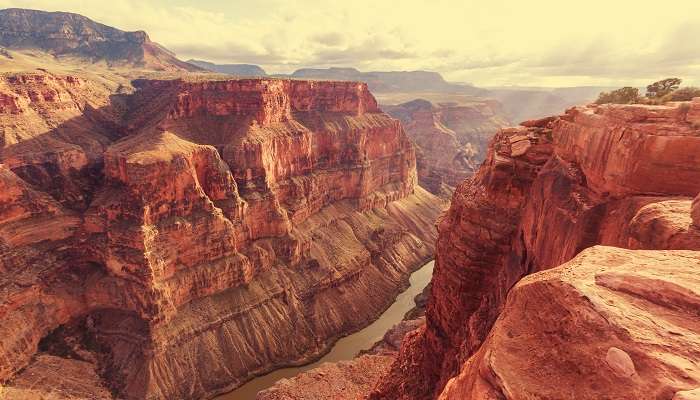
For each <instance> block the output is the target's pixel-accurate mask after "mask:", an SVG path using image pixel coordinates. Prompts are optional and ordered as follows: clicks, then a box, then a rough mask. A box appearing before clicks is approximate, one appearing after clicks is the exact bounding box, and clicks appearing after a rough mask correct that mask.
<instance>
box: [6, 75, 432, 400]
mask: <svg viewBox="0 0 700 400" xmlns="http://www.w3.org/2000/svg"><path fill="white" fill-rule="evenodd" d="M0 83H1V84H0V89H1V90H0V100H1V102H0V122H2V124H3V137H2V140H3V141H2V167H1V168H0V176H1V177H2V179H1V182H2V187H3V188H4V190H3V191H2V194H0V218H1V220H0V221H1V222H0V246H2V253H1V256H0V271H2V278H0V279H2V283H1V284H0V288H1V291H0V300H1V302H0V319H1V320H2V322H3V323H2V324H0V336H2V337H3V338H4V340H3V341H2V343H1V347H0V361H1V362H0V381H2V382H4V386H5V388H4V390H5V393H4V394H5V395H6V396H9V397H8V398H12V399H15V398H16V399H20V398H26V397H27V396H31V395H36V394H39V395H47V396H48V395H50V394H51V393H54V394H55V393H58V392H60V393H62V395H63V396H67V398H81V397H85V396H88V397H94V398H109V397H111V396H112V395H118V396H120V397H122V398H128V399H144V398H147V399H151V398H182V399H196V398H207V397H211V396H213V395H215V394H217V393H221V392H224V391H226V390H230V389H233V388H235V387H236V386H238V385H240V384H242V383H244V382H245V381H246V380H248V379H250V378H252V377H254V376H256V375H258V374H261V373H264V372H266V371H269V370H271V369H273V368H276V367H280V366H284V365H290V364H296V363H303V362H307V361H309V360H311V359H313V358H315V357H318V356H320V355H321V354H323V352H325V351H326V350H327V349H328V348H329V346H330V345H331V344H332V343H333V342H334V341H335V340H336V339H337V338H339V337H340V336H342V335H344V334H347V333H349V332H352V331H354V330H357V329H359V328H361V327H362V326H364V325H366V324H367V323H368V322H369V321H371V320H372V319H373V318H375V317H376V316H378V315H379V314H380V313H381V312H382V311H383V310H384V308H385V307H387V306H388V305H389V304H390V303H391V301H392V300H393V298H394V296H395V295H396V294H397V293H398V292H399V290H400V289H401V288H402V287H403V286H405V285H406V284H407V279H408V275H409V273H410V272H411V270H413V269H415V268H417V267H418V266H420V265H421V264H422V263H423V262H424V261H426V260H427V259H429V258H431V257H432V254H433V250H434V248H433V242H434V239H435V235H436V233H435V229H434V226H433V223H434V220H435V219H436V217H437V215H438V213H439V212H440V202H439V200H438V199H437V198H436V197H434V196H432V195H431V194H429V193H428V192H426V191H425V190H423V189H421V188H420V187H419V186H417V176H416V169H415V153H414V149H413V146H412V144H411V143H410V141H409V140H408V138H407V137H406V135H405V133H404V131H403V129H402V128H401V126H400V124H399V122H398V121H397V120H394V119H392V118H391V117H389V116H387V115H386V114H383V113H382V112H381V111H380V110H379V108H378V107H377V103H376V101H375V99H374V97H373V96H372V95H371V94H370V93H369V91H368V90H367V87H366V85H364V84H361V83H356V82H342V83H338V82H310V81H285V80H273V79H250V80H226V81H209V80H202V79H192V80H171V81H157V80H141V81H135V82H134V86H135V87H136V89H137V90H136V91H135V93H133V94H131V95H122V94H114V93H112V92H110V91H109V90H108V89H107V88H106V87H104V86H103V85H102V84H100V83H97V82H93V81H89V80H84V79H81V78H77V77H70V76H59V75H53V74H50V73H38V74H14V75H5V76H3V77H2V80H1V82H0ZM87 392H89V395H88V394H86V393H87Z"/></svg>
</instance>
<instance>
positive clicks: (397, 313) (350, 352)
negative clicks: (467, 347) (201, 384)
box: [215, 261, 434, 400]
mask: <svg viewBox="0 0 700 400" xmlns="http://www.w3.org/2000/svg"><path fill="white" fill-rule="evenodd" d="M433 265H434V261H430V262H428V263H427V264H425V265H423V266H422V267H421V268H420V269H418V270H417V271H415V272H414V273H413V274H411V277H410V279H409V284H410V286H409V287H408V289H406V290H405V291H403V292H402V293H401V294H399V295H398V296H397V297H396V300H395V301H394V303H393V304H392V305H391V306H390V307H389V308H388V309H387V310H386V311H384V313H383V314H382V315H380V316H379V318H377V319H376V320H375V321H374V322H372V323H371V324H370V325H368V326H367V327H365V328H364V329H362V330H360V331H357V332H355V333H353V334H351V335H348V336H345V337H344V338H342V339H340V340H338V341H337V342H336V343H335V345H334V346H333V348H331V351H330V352H328V354H326V355H325V356H323V357H322V358H321V359H319V360H318V361H316V362H313V363H311V364H306V365H303V366H301V367H292V368H282V369H278V370H275V371H272V372H270V373H268V374H266V375H262V376H259V377H257V378H255V379H253V380H251V381H250V382H248V383H246V384H245V385H243V386H241V387H239V388H238V389H236V390H234V391H232V392H229V393H225V394H222V395H220V396H218V397H216V398H215V400H254V399H255V395H256V394H257V393H258V392H259V391H261V390H264V389H267V388H269V387H270V386H272V385H274V384H275V382H277V381H278V380H280V379H283V378H292V377H294V376H296V375H298V374H299V373H301V372H304V371H308V370H310V369H314V368H316V367H318V366H319V365H321V364H323V363H325V362H337V361H342V360H350V359H352V358H354V357H355V355H357V353H359V352H360V351H362V350H367V349H369V348H370V347H372V345H373V344H375V343H376V342H378V341H379V340H381V339H382V338H383V337H384V333H386V331H388V330H389V329H391V327H392V326H394V325H396V324H397V323H399V322H401V320H402V319H403V316H404V314H406V313H407V312H408V311H410V310H411V309H412V308H413V307H415V305H416V303H415V301H414V297H416V295H418V294H419V293H420V292H422V291H423V289H424V288H425V286H426V285H428V283H430V279H431V277H432V276H433Z"/></svg>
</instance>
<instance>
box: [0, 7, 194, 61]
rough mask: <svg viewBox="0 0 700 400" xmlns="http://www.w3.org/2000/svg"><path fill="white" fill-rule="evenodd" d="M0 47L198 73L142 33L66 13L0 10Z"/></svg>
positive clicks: (14, 9)
mask: <svg viewBox="0 0 700 400" xmlns="http://www.w3.org/2000/svg"><path fill="white" fill-rule="evenodd" d="M0 46H3V47H6V48H8V49H15V50H21V49H38V50H42V51H45V52H47V53H49V54H52V55H55V56H58V57H63V56H65V57H79V58H83V59H86V60H87V61H90V62H100V61H104V62H106V63H107V64H108V65H110V66H122V65H123V66H130V67H141V68H146V69H153V70H161V71H200V70H201V69H200V68H199V67H197V66H195V65H192V64H188V63H186V62H184V61H181V60H179V59H177V57H175V54H173V53H172V52H171V51H169V50H168V49H166V48H165V47H163V46H161V45H159V44H158V43H155V42H152V41H151V40H150V38H149V37H148V34H146V32H144V31H135V32H125V31H122V30H119V29H116V28H113V27H110V26H107V25H104V24H100V23H98V22H95V21H93V20H91V19H90V18H87V17H85V16H82V15H79V14H74V13H68V12H47V11H39V10H28V9H21V8H8V9H4V10H0Z"/></svg>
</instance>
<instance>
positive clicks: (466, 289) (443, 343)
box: [370, 102, 700, 399]
mask: <svg viewBox="0 0 700 400" xmlns="http://www.w3.org/2000/svg"><path fill="white" fill-rule="evenodd" d="M697 108H698V103H696V102H691V103H687V102H686V103H672V104H670V105H668V106H655V107H650V106H640V105H632V106H621V105H606V106H588V107H577V108H573V109H570V110H568V111H567V112H566V114H565V115H562V116H560V117H557V118H548V119H544V120H539V121H530V122H528V123H527V124H526V125H527V126H521V127H518V128H509V129H504V130H502V131H501V132H500V133H499V134H497V135H496V137H495V138H494V140H493V141H492V143H491V147H490V150H489V154H488V156H487V159H486V161H485V162H484V164H483V165H482V167H481V168H480V170H479V172H478V173H477V174H476V175H475V177H474V178H473V179H471V180H469V181H466V182H465V183H463V184H462V185H460V186H459V187H458V189H457V191H456V192H455V194H454V196H453V198H452V204H451V207H450V210H449V211H448V212H447V214H446V215H445V216H444V217H442V218H441V220H440V222H439V227H438V231H439V238H438V242H437V249H436V269H435V273H434V276H433V281H432V293H431V297H430V299H429V302H428V310H427V314H426V326H425V327H424V328H423V329H422V330H418V331H417V332H415V333H413V334H410V335H409V336H408V337H407V338H406V340H404V342H403V344H402V348H401V351H400V354H399V357H398V360H397V362H396V363H395V364H394V366H393V367H392V370H391V372H390V373H389V374H387V375H386V376H385V377H384V378H383V379H382V382H381V383H380V384H379V385H378V387H377V388H376V391H375V392H374V393H373V394H372V396H370V398H373V399H429V398H438V397H440V396H443V398H446V399H449V398H465V397H467V398H469V396H471V395H473V396H476V397H478V398H494V399H496V398H531V397H533V396H537V397H552V396H554V397H557V398H601V396H603V395H604V394H607V393H608V392H607V390H608V389H609V388H610V385H618V384H619V385H621V386H620V387H619V388H615V389H614V390H616V392H614V393H619V394H620V396H617V397H616V395H611V398H640V396H641V398H648V397H644V395H640V393H656V394H659V395H660V396H661V397H664V396H666V397H667V398H670V397H672V395H673V391H681V390H688V389H691V388H693V385H695V387H697V386H698V377H697V374H696V372H697V371H698V365H697V360H698V359H699V358H698V352H697V350H698V345H699V342H698V338H697V333H698V330H697V329H696V328H697V327H696V326H695V322H694V321H695V319H696V316H692V313H693V307H694V306H692V304H693V302H695V301H696V298H697V293H694V292H693V291H694V289H692V288H694V287H697V281H696V280H695V278H694V277H693V274H697V271H696V270H695V269H697V267H698V265H699V264H698V259H697V252H685V253H684V252H670V253H666V252H664V251H662V250H668V249H671V250H675V249H684V250H695V251H697V250H700V241H698V240H697V238H698V236H697V235H698V228H697V226H696V225H695V224H694V223H693V222H692V221H693V219H692V215H693V214H692V212H691V209H692V206H691V203H692V198H693V197H694V196H696V195H697V193H698V192H700V179H699V178H700V134H699V133H698V130H697V125H696V124H695V123H694V122H693V121H692V116H693V115H695V113H696V112H697ZM671 177H672V178H671ZM598 244H602V245H607V246H615V247H617V248H628V249H645V250H654V251H651V252H638V253H636V252H630V251H626V250H617V249H605V250H595V251H593V252H592V253H586V254H588V256H581V257H582V258H579V259H578V261H574V262H572V263H571V264H569V265H568V266H567V267H564V268H563V269H560V270H556V272H551V273H550V272H547V273H544V274H537V275H535V276H533V277H532V278H531V279H528V280H526V281H525V282H523V283H522V284H520V285H519V286H517V287H516V289H515V290H514V291H512V292H511V295H510V296H509V300H508V302H506V297H507V296H508V292H509V291H510V289H511V287H513V286H514V285H515V284H516V283H517V282H518V281H519V280H520V279H521V278H523V277H524V276H526V275H529V274H532V273H535V272H538V271H543V270H548V269H550V268H554V267H557V266H559V265H561V264H563V263H566V262H568V261H570V260H571V259H572V258H574V257H575V256H576V255H577V254H579V253H580V252H581V251H582V250H584V249H586V248H589V247H591V246H595V245H598ZM592 254H593V255H597V254H601V255H600V257H601V258H603V259H605V260H606V261H605V262H601V263H597V262H594V261H593V260H595V259H596V258H595V257H594V256H592ZM579 265H581V272H577V271H578V270H577V268H578V267H577V266H579ZM606 266H607V268H606ZM657 266H658V268H659V271H661V270H662V269H663V268H667V269H668V271H669V272H668V275H669V277H665V278H661V277H659V276H657V275H663V276H665V275H664V274H665V272H664V273H662V272H655V269H656V268H657ZM618 268H619V271H618ZM671 271H673V273H674V274H678V276H677V277H671V276H670V275H671ZM569 274H572V275H571V276H570V275H569ZM674 276H675V275H674ZM594 278H595V279H594ZM592 280H593V281H594V282H595V284H594V286H591V283H590V282H592ZM650 288H654V290H656V291H657V292H658V294H654V295H651V294H650V293H649V292H650V291H651V290H652V289H650ZM589 290H590V292H589ZM589 293H592V294H595V296H593V295H592V294H591V295H590V296H589ZM581 295H583V296H586V298H587V299H586V298H583V297H580V296H581ZM625 296H627V297H625ZM634 298H637V299H636V300H635V299H634ZM582 299H583V300H586V301H583V300H582ZM608 300H609V301H611V302H614V304H609V303H607V301H608ZM524 302H527V305H524ZM540 302H541V303H540ZM573 303H576V304H573ZM654 304H656V305H654ZM681 304H682V305H681ZM617 305H619V306H620V308H619V309H616V307H617ZM626 305H630V307H631V306H632V305H633V306H634V307H635V309H634V310H637V309H639V310H641V311H639V314H637V313H636V312H637V311H634V312H632V313H626V314H625V318H627V319H628V320H627V321H623V320H619V321H617V320H608V321H607V322H606V321H605V319H604V318H605V316H606V315H607V316H609V317H611V318H618V317H620V318H621V319H622V317H621V314H620V313H622V312H625V310H626V309H625V308H624V307H626ZM538 307H542V308H541V310H542V311H540V309H538ZM667 309H668V310H672V311H673V313H674V314H670V312H671V311H668V312H667V311H666V310H667ZM502 310H505V311H504V312H503V313H501V311H502ZM642 312H643V313H642ZM564 314H566V315H564ZM499 315H500V316H501V317H500V320H499V322H498V323H497V325H496V327H494V323H496V320H497V318H499ZM545 315H546V317H545ZM661 316H663V318H668V320H666V321H665V322H663V323H664V324H667V325H663V326H668V327H669V330H668V331H664V330H663V327H662V325H657V326H656V328H655V330H653V331H652V332H657V333H654V335H656V336H653V335H651V334H650V336H648V337H647V336H646V332H647V331H646V330H647V329H648V326H647V325H645V324H646V323H647V322H648V321H649V320H657V319H658V318H661ZM560 317H561V318H560ZM647 318H649V319H647ZM516 320H518V321H520V322H522V323H523V325H522V326H519V327H517V330H516V327H515V324H516V323H514V322H513V321H516ZM526 320H527V321H526ZM577 324H578V325H577ZM659 324H661V322H659ZM672 326H677V327H681V328H682V332H681V331H679V334H678V335H676V334H675V332H676V330H674V329H675V328H672ZM657 328H658V329H657ZM671 331H672V332H671ZM624 332H627V333H624ZM598 339H601V340H600V343H598ZM530 340H532V341H530ZM537 340H542V343H545V342H546V343H547V345H546V346H542V347H541V348H538V345H537V344H536V341H537ZM579 342H582V343H583V342H585V343H588V345H587V346H600V348H593V347H586V346H578V345H577V343H579ZM520 346H522V347H520ZM659 346H661V347H664V354H665V355H666V356H663V357H662V356H661V353H659V354H658V355H659V357H660V358H655V357H656V356H655V355H654V354H652V353H654V352H655V351H657V350H659V349H660V348H661V347H659ZM603 347H604V348H603ZM613 347H614V348H617V349H619V350H620V351H617V350H612V351H610V349H611V348H613ZM655 349H656V350H655ZM509 351H510V352H511V355H509V356H508V361H504V359H502V358H500V354H504V353H507V352H509ZM622 352H624V353H625V354H627V356H629V359H628V358H627V356H625V355H624V354H622ZM525 353H527V354H525ZM584 353H586V354H584ZM496 354H499V355H496ZM518 355H520V356H521V357H522V359H521V360H518V361H516V360H514V359H513V358H515V357H518ZM555 355H556V357H555ZM540 356H541V357H540ZM532 357H535V358H534V359H533V358H532ZM664 357H665V359H663V358H664ZM630 360H631V361H632V363H633V364H635V365H637V367H635V368H636V369H635V371H636V372H635V374H636V375H634V376H632V375H630V374H628V372H630V371H631V368H630V362H629V361H630ZM579 362H580V363H579ZM561 363H567V364H566V365H563V364H561ZM525 364H527V366H526V367H525ZM505 365H507V367H503V366H505ZM523 368H526V369H527V372H525V371H524V369H523ZM555 368H558V369H555ZM688 368H690V371H689V370H688ZM542 371H547V372H546V373H542ZM606 371H610V372H606ZM613 371H617V375H614V374H612V372H613ZM520 373H522V374H520ZM533 374H539V377H540V378H538V379H542V381H537V379H534V378H533ZM605 374H608V375H609V376H603V375H605ZM620 374H622V375H627V376H626V377H625V376H622V377H620ZM457 376H459V378H455V377H457ZM631 376H632V377H631ZM597 379H600V380H599V381H597ZM620 379H622V380H620ZM645 379H649V381H646V380H645ZM545 381H546V382H548V383H545ZM552 381H561V382H571V384H568V383H565V384H563V385H561V386H560V385H557V386H556V387H551V382H552ZM574 381H576V382H574ZM662 381H663V384H662V385H661V386H656V387H655V388H654V389H653V391H651V392H650V391H648V390H647V389H649V390H651V389H650V388H651V387H652V386H653V385H655V384H656V383H660V382H662ZM448 382H450V383H449V384H448ZM521 385H524V386H521ZM544 385H550V388H545V387H544ZM584 386H585V390H584ZM567 388H572V390H573V389H574V388H579V389H581V391H580V392H579V391H576V390H574V391H573V392H567V391H566V390H567ZM552 390H557V392H556V396H555V395H554V394H552V393H553V392H552ZM617 391H619V392H617ZM528 393H529V395H528ZM533 393H536V395H535V394H533ZM573 393H575V394H573ZM489 396H490V397H489ZM528 396H530V397H528ZM652 397H654V396H652ZM654 398H656V397H654Z"/></svg>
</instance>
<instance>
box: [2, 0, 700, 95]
mask: <svg viewBox="0 0 700 400" xmlns="http://www.w3.org/2000/svg"><path fill="white" fill-rule="evenodd" d="M57 3H59V4H58V5H57ZM648 3H649V4H647V2H639V1H637V0H616V1H614V2H611V1H609V0H588V1H587V2H585V3H580V4H578V3H577V4H575V5H574V4H571V3H566V2H561V1H555V0H530V1H527V2H518V1H505V0H498V1H492V2H485V1H483V0H433V1H431V2H427V1H424V0H404V1H402V2H401V5H400V6H399V5H397V4H396V3H395V2H390V1H376V0H355V1H353V2H323V3H319V2H318V1H316V0H257V1H255V2H250V1H247V0H198V1H196V2H195V1H190V0H111V1H110V2H109V3H108V5H107V6H105V4H104V3H98V2H94V1H89V0H61V1H60V2H56V1H55V0H0V7H25V8H38V9H45V10H56V9H61V10H63V11H72V12H77V13H81V14H84V15H87V16H88V17H90V18H93V19H95V20H97V21H100V22H102V23H105V24H108V25H113V26H116V27H118V28H120V29H125V30H138V29H143V30H146V31H147V32H148V33H149V35H150V36H151V38H152V39H153V40H155V41H157V42H159V43H161V44H163V45H164V46H166V47H168V48H169V49H171V50H173V51H175V52H176V53H177V54H178V56H180V57H181V58H190V57H192V58H200V59H207V60H210V61H213V62H219V63H229V62H233V63H253V64H260V65H261V66H263V67H264V68H265V69H266V70H269V71H271V72H290V71H291V70H293V69H296V68H298V67H303V66H354V67H358V68H360V69H364V70H417V69H429V70H436V71H438V72H441V73H443V74H444V75H445V76H446V77H447V78H448V79H452V80H457V81H471V82H474V83H475V84H480V85H498V84H519V85H552V86H570V85H577V84H596V85H597V84H600V85H605V86H608V85H619V86H622V85H636V84H641V83H643V82H645V81H646V80H649V79H650V78H654V77H659V76H667V75H678V76H681V77H684V78H686V81H687V82H688V83H693V82H694V81H696V82H697V84H700V79H699V78H700V73H699V72H700V42H698V41H697V40H695V38H697V37H700V2H698V1H696V0H667V1H666V2H665V3H664V5H663V7H661V6H659V4H658V3H653V2H648ZM679 10H682V12H681V11H679Z"/></svg>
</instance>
